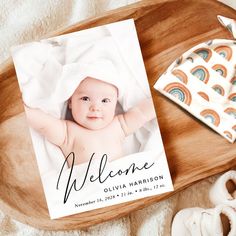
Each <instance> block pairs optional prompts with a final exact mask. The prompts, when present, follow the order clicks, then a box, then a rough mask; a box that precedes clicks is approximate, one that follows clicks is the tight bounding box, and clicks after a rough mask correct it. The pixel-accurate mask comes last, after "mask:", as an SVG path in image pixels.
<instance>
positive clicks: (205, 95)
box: [198, 92, 210, 102]
mask: <svg viewBox="0 0 236 236" xmlns="http://www.w3.org/2000/svg"><path fill="white" fill-rule="evenodd" d="M198 94H199V95H200V96H201V97H202V98H204V99H205V100H206V101H208V102H209V101H210V99H209V96H208V95H207V94H206V93H204V92H198Z"/></svg>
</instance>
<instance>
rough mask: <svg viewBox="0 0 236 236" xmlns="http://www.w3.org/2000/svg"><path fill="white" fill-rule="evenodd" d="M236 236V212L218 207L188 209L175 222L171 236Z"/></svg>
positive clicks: (179, 213) (229, 208)
mask: <svg viewBox="0 0 236 236" xmlns="http://www.w3.org/2000/svg"><path fill="white" fill-rule="evenodd" d="M225 235H227V236H236V212H235V211H234V210H233V208H231V207H228V206H225V205H218V206H216V207H215V208H211V209H203V208H198V207H196V208H187V209H183V210H181V211H179V212H178V213H177V214H176V215H175V218H174V220H173V223H172V229H171V236H225Z"/></svg>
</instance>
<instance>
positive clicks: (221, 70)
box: [212, 64, 227, 78]
mask: <svg viewBox="0 0 236 236" xmlns="http://www.w3.org/2000/svg"><path fill="white" fill-rule="evenodd" d="M212 69H213V70H215V71H216V72H217V73H219V74H220V75H221V76H223V77H225V78H226V76H227V69H226V68H225V67H224V66H223V65H220V64H216V65H214V66H212Z"/></svg>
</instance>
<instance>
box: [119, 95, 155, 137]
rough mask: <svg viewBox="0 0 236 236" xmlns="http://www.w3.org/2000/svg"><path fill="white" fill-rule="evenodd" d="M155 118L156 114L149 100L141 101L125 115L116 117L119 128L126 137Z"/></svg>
mask: <svg viewBox="0 0 236 236" xmlns="http://www.w3.org/2000/svg"><path fill="white" fill-rule="evenodd" d="M155 117H156V113H155V110H154V106H153V102H152V99H151V98H147V99H144V100H142V101H141V102H140V103H138V104H137V105H136V106H135V107H133V108H131V109H130V110H128V111H127V112H126V113H124V114H120V115H118V119H119V121H120V124H121V127H122V129H123V131H124V133H125V135H126V136H128V135H129V134H132V133H133V132H135V131H136V130H138V129H139V128H141V127H142V126H143V125H144V124H145V123H146V122H148V121H150V120H152V119H154V118H155Z"/></svg>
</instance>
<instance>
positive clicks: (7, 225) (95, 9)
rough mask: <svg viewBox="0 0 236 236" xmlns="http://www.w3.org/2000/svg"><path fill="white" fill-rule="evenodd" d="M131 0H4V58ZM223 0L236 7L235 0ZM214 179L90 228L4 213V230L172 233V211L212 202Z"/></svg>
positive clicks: (26, 235)
mask: <svg viewBox="0 0 236 236" xmlns="http://www.w3.org/2000/svg"><path fill="white" fill-rule="evenodd" d="M144 1H145V0H144ZM133 2H137V0H119V1H117V0H48V1H41V0H34V1H32V0H24V1H20V0H1V1H0V35H1V37H0V63H2V62H3V61H4V60H5V59H7V58H8V57H9V55H10V51H9V48H10V47H11V46H13V45H16V44H21V43H24V42H29V41H33V40H37V39H39V38H41V37H42V36H43V35H45V34H46V33H48V32H51V31H55V30H57V29H59V28H61V27H66V26H68V25H71V24H73V23H75V22H77V21H81V20H83V19H85V18H88V17H93V16H96V15H98V14H100V13H102V12H104V11H107V10H110V9H114V8H117V7H120V6H124V5H127V4H130V3H133ZM224 2H226V3H227V4H231V6H232V7H235V8H236V1H235V0H224ZM214 180H215V177H212V178H208V179H206V180H204V181H202V182H200V183H198V184H195V185H194V186H192V187H190V188H188V189H186V190H184V191H182V192H180V193H179V194H176V195H175V196H173V197H171V198H169V199H167V200H165V201H162V202H160V203H156V204H153V205H152V206H149V207H146V208H144V209H143V210H139V211H136V212H134V213H131V214H130V215H128V216H127V217H124V218H121V219H118V220H114V221H109V222H107V223H104V224H100V225H97V226H93V227H90V228H88V229H87V230H86V231H67V232H52V231H43V230H38V229H34V228H32V227H30V226H28V225H24V224H21V223H19V222H17V221H15V220H12V219H11V218H10V217H8V216H6V215H4V214H3V213H0V235H9V236H13V235H18V236H21V235H22V236H30V235H37V236H54V235H59V236H60V235H61V236H62V235H74V236H77V235H79V236H103V235H108V236H109V235H111V236H113V235H116V236H128V235H131V236H134V235H137V236H146V235H149V236H168V235H169V234H170V227H171V220H172V217H173V215H174V214H175V213H176V212H177V211H178V210H180V209H183V208H186V207H196V206H198V207H206V208H207V207H210V206H211V204H210V202H209V200H208V189H209V187H210V186H211V184H212V183H213V182H214ZM196 189H197V191H196Z"/></svg>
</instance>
